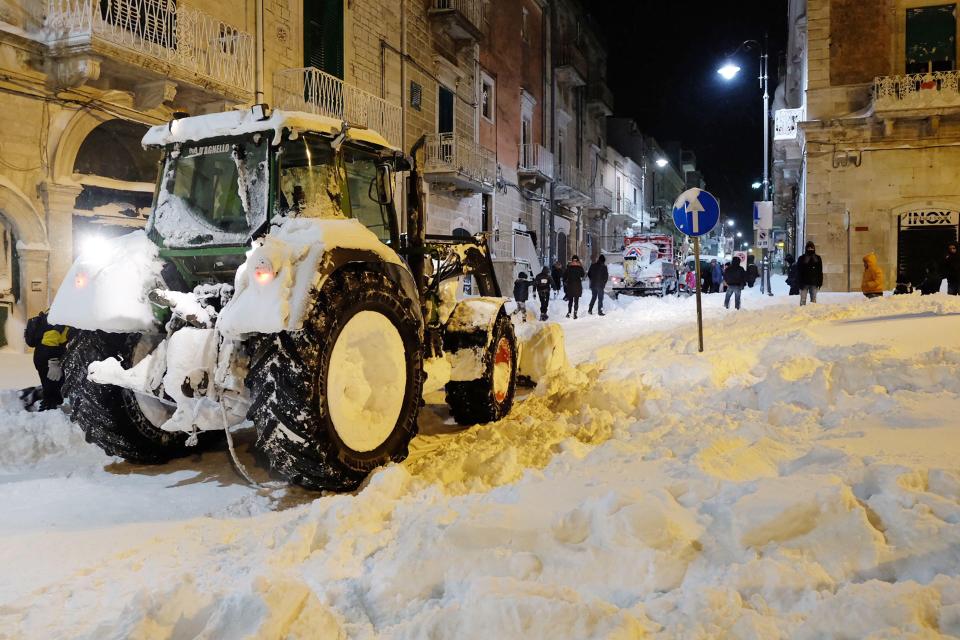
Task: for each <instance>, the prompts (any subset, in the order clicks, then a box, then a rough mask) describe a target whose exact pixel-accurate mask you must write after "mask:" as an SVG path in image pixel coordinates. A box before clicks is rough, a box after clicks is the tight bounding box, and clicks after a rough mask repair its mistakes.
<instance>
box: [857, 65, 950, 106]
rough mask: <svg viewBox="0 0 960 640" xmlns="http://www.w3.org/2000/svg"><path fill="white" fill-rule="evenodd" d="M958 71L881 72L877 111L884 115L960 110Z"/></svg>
mask: <svg viewBox="0 0 960 640" xmlns="http://www.w3.org/2000/svg"><path fill="white" fill-rule="evenodd" d="M958 79H960V72H957V71H934V72H931V73H915V74H908V75H903V76H881V77H879V78H876V79H875V80H874V83H873V101H874V111H875V112H876V114H877V115H879V116H881V117H883V116H903V117H911V116H921V117H922V116H930V115H941V114H944V113H955V112H957V111H960V91H958Z"/></svg>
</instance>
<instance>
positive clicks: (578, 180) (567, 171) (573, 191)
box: [558, 165, 592, 201]
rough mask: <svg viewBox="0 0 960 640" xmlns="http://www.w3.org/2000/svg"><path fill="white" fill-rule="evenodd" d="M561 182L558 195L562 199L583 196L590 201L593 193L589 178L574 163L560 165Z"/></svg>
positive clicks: (574, 198) (575, 198)
mask: <svg viewBox="0 0 960 640" xmlns="http://www.w3.org/2000/svg"><path fill="white" fill-rule="evenodd" d="M559 184H560V187H561V191H560V194H559V195H558V197H559V198H560V199H562V200H577V199H581V198H582V199H586V200H588V201H589V199H590V197H591V195H592V191H591V188H590V180H589V178H588V177H587V176H586V175H584V173H583V172H582V171H580V169H578V168H576V167H574V166H573V165H565V166H562V167H560V175H559Z"/></svg>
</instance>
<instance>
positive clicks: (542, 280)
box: [533, 267, 553, 320]
mask: <svg viewBox="0 0 960 640" xmlns="http://www.w3.org/2000/svg"><path fill="white" fill-rule="evenodd" d="M551 289H553V278H552V277H551V276H550V269H548V268H547V267H544V268H543V269H542V270H541V271H540V273H538V274H537V277H536V278H534V279H533V290H534V292H535V293H536V294H537V297H538V298H539V299H540V320H546V319H547V308H548V307H549V306H550V290H551Z"/></svg>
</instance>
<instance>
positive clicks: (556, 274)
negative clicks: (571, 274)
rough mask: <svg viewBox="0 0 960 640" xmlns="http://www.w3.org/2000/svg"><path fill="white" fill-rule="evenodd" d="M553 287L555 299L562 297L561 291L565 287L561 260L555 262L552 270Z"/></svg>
mask: <svg viewBox="0 0 960 640" xmlns="http://www.w3.org/2000/svg"><path fill="white" fill-rule="evenodd" d="M550 277H551V283H550V284H551V286H552V287H553V297H554V298H559V297H560V289H561V288H562V287H563V265H562V264H560V261H559V260H554V261H553V267H551V269H550Z"/></svg>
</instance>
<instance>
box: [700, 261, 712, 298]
mask: <svg viewBox="0 0 960 640" xmlns="http://www.w3.org/2000/svg"><path fill="white" fill-rule="evenodd" d="M700 278H701V280H702V282H701V283H700V291H702V292H703V293H713V267H712V266H711V265H704V264H703V263H700Z"/></svg>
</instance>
